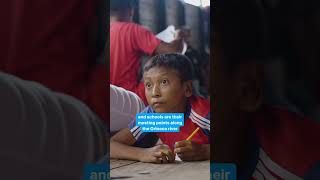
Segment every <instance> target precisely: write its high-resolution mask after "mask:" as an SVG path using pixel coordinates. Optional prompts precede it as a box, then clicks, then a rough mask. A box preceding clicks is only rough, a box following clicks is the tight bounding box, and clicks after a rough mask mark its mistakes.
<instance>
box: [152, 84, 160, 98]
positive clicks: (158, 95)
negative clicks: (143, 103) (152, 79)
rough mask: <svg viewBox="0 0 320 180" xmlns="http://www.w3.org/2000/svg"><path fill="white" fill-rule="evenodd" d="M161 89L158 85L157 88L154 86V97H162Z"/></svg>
mask: <svg viewBox="0 0 320 180" xmlns="http://www.w3.org/2000/svg"><path fill="white" fill-rule="evenodd" d="M160 95H161V94H160V89H159V87H158V86H157V85H156V86H153V89H152V97H160Z"/></svg>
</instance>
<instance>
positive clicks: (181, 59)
mask: <svg viewBox="0 0 320 180" xmlns="http://www.w3.org/2000/svg"><path fill="white" fill-rule="evenodd" d="M154 67H165V68H171V69H174V70H176V71H177V72H178V74H179V77H180V79H181V81H182V82H185V81H188V80H192V79H193V73H194V72H193V66H192V63H191V61H190V59H189V58H188V57H187V56H185V55H182V54H177V53H170V54H160V55H156V56H154V57H152V58H151V59H150V60H149V61H148V62H147V63H146V65H145V66H144V68H143V72H146V71H149V70H150V69H151V68H154Z"/></svg>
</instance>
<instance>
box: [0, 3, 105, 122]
mask: <svg viewBox="0 0 320 180" xmlns="http://www.w3.org/2000/svg"><path fill="white" fill-rule="evenodd" d="M98 2H101V3H102V4H104V3H103V2H105V1H101V0H95V1H92V0H84V1H79V0H74V1H68V2H66V1H64V0H52V1H45V2H44V1H43V2H39V1H32V0H31V1H28V2H26V1H24V0H17V1H2V2H1V3H0V9H1V13H2V14H3V15H1V16H0V22H1V30H0V32H1V33H0V39H1V42H0V49H1V51H0V71H3V72H5V73H8V74H12V75H15V76H17V77H20V78H22V79H25V80H31V81H37V82H39V83H41V84H42V85H45V86H46V87H48V88H50V89H51V90H53V91H57V92H62V93H65V94H68V95H71V96H73V97H76V98H77V99H79V100H81V101H83V102H84V103H85V104H87V105H88V106H89V107H90V109H91V110H93V111H94V112H95V113H96V114H97V115H98V116H99V117H100V118H101V119H102V120H103V121H104V122H105V123H106V124H107V119H108V118H107V117H108V114H107V112H108V109H107V104H108V100H107V98H108V96H109V93H108V89H109V88H108V84H107V69H106V68H107V66H106V65H104V64H98V63H96V59H97V56H98V54H99V55H100V54H102V53H103V52H97V53H95V52H96V51H97V49H99V48H97V47H95V45H94V43H96V42H97V41H96V40H95V39H94V38H92V37H96V36H98V35H97V34H98V33H97V32H98V31H99V30H98V28H97V27H98V26H99V24H104V23H103V22H105V20H104V19H103V18H101V19H98V18H97V16H96V14H99V13H100V14H102V12H99V13H97V11H98V8H97V7H98ZM104 13H105V12H104ZM106 30H107V29H105V31H103V30H102V31H101V33H103V34H106ZM93 34H94V35H93ZM104 36H105V35H103V36H100V34H99V37H97V39H102V41H104V42H103V44H105V41H106V40H105V39H103V37H104ZM102 49H103V48H102ZM102 51H103V50H102Z"/></svg>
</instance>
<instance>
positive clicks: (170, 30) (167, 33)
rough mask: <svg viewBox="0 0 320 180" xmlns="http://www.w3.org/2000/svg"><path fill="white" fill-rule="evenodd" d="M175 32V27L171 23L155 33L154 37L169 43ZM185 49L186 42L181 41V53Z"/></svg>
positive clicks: (184, 51)
mask: <svg viewBox="0 0 320 180" xmlns="http://www.w3.org/2000/svg"><path fill="white" fill-rule="evenodd" d="M175 34H176V30H175V27H174V26H173V25H170V26H168V27H167V28H166V29H165V30H163V31H161V32H160V33H159V34H157V35H156V37H157V38H158V39H160V40H162V41H164V42H166V43H170V42H172V41H173V40H174V36H175ZM186 51H187V43H186V42H185V41H183V49H182V52H181V54H184V53H186Z"/></svg>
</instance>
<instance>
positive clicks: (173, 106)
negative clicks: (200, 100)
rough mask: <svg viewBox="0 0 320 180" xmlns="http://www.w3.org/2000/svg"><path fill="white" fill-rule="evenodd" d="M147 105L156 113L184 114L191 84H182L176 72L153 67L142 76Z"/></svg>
mask: <svg viewBox="0 0 320 180" xmlns="http://www.w3.org/2000/svg"><path fill="white" fill-rule="evenodd" d="M143 79H144V85H145V93H146V98H147V100H148V104H149V105H150V106H151V107H152V108H153V110H154V111H155V112H157V113H169V112H185V109H186V100H187V97H190V96H191V94H192V82H191V81H187V82H184V83H182V81H181V79H180V77H179V74H178V72H177V71H176V70H174V69H171V68H165V67H153V68H151V69H149V70H148V71H146V72H145V73H144V74H143Z"/></svg>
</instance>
